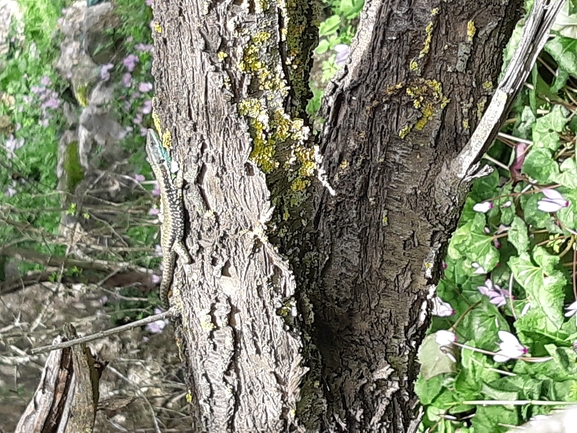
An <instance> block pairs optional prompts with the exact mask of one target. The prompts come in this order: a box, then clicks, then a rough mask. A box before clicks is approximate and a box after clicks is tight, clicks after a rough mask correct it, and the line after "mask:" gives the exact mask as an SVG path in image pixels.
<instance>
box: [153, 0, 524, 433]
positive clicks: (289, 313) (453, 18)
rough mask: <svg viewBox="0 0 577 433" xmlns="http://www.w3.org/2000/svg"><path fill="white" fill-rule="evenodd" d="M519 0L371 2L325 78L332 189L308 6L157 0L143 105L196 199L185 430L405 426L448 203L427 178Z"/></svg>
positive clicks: (480, 90)
mask: <svg viewBox="0 0 577 433" xmlns="http://www.w3.org/2000/svg"><path fill="white" fill-rule="evenodd" d="M520 6H521V2H520V1H511V2H509V3H507V4H503V3H502V2H497V1H485V2H481V3H476V4H474V5H473V4H471V3H470V2H465V1H463V0H459V1H453V2H441V1H438V2H432V3H431V2H424V1H417V2H412V3H408V2H405V1H398V0H393V1H387V2H380V1H367V2H366V4H365V9H364V12H363V15H362V19H361V23H360V26H359V34H358V36H357V38H356V42H355V44H354V46H353V49H352V52H351V59H350V61H349V64H348V65H347V66H346V67H345V68H343V70H342V71H341V73H340V74H339V77H337V79H336V80H335V81H334V84H333V85H332V86H331V87H330V88H329V89H327V92H326V99H325V115H324V117H325V118H326V119H327V120H326V124H325V129H324V132H323V135H322V137H321V139H320V148H321V151H322V152H321V153H322V155H323V158H324V165H323V167H324V168H325V169H326V174H327V177H326V180H327V181H328V184H330V186H331V187H332V188H333V189H334V190H335V192H336V195H335V196H332V195H330V194H329V193H328V192H327V191H328V190H327V188H326V185H325V186H320V185H319V184H318V183H317V182H315V181H314V178H313V176H314V174H315V173H314V168H315V159H316V158H315V150H314V148H313V146H312V142H311V134H310V131H309V128H308V121H307V119H306V118H304V117H299V116H304V115H303V113H304V106H305V104H306V102H307V99H308V98H309V96H310V93H309V91H308V87H307V82H308V72H309V70H310V51H311V50H312V49H313V48H314V46H315V45H316V32H317V30H316V28H315V26H314V20H315V16H316V14H315V11H314V10H313V9H312V8H311V6H310V5H309V2H308V1H298V2H297V1H289V2H286V4H285V2H280V1H279V2H275V1H268V2H263V1H261V2H212V3H208V2H202V1H184V0H181V1H172V2H160V1H157V2H155V5H154V17H155V21H156V26H155V33H154V38H155V63H154V74H155V77H156V99H155V104H154V105H155V116H157V119H159V122H158V123H159V127H160V128H161V131H160V132H161V133H162V134H163V136H165V137H168V138H167V142H172V147H173V155H174V158H175V159H176V160H177V161H178V162H179V163H180V165H181V168H182V169H184V170H185V172H184V176H185V179H186V181H187V182H188V183H189V184H190V185H191V186H194V185H192V184H197V185H198V187H199V189H200V191H201V195H202V199H203V200H204V201H205V204H206V207H207V208H208V211H207V212H199V211H198V210H197V209H196V208H195V206H194V205H193V204H192V200H191V199H190V197H187V195H190V194H191V191H190V190H192V189H193V188H189V191H188V194H187V192H185V207H186V209H187V212H188V213H187V215H188V220H189V221H187V227H186V244H187V247H188V249H189V250H190V252H191V255H192V256H193V263H192V264H190V265H185V266H183V265H182V264H180V263H179V264H178V270H177V273H178V274H179V276H180V277H181V279H182V280H183V281H185V283H184V284H183V285H182V286H181V287H178V286H177V287H174V295H173V298H172V302H173V304H175V305H176V307H177V308H179V309H180V310H181V312H182V315H181V322H180V323H179V339H178V342H179V344H180V347H181V348H182V353H183V357H184V359H185V360H186V363H187V368H188V373H189V376H188V382H189V386H190V399H191V403H192V404H191V408H192V418H193V429H194V431H237V432H245V431H286V430H290V429H299V430H302V431H305V430H306V431H362V430H364V431H391V432H393V431H394V432H401V431H408V429H409V428H410V425H411V420H413V424H412V425H413V426H415V425H416V423H417V420H416V419H414V418H415V414H414V413H413V411H414V408H415V406H416V404H417V400H416V397H415V396H414V393H413V391H412V383H413V381H414V379H415V378H416V375H417V372H418V366H417V363H416V361H415V355H416V348H417V347H418V344H419V343H420V340H421V338H422V336H423V334H424V332H425V329H426V320H423V317H422V313H423V312H425V311H426V304H425V298H426V295H427V293H428V292H427V290H428V289H427V286H429V285H432V284H435V283H436V282H437V280H438V276H439V264H440V260H441V254H442V250H443V248H444V247H445V245H446V243H447V239H448V237H449V235H450V233H451V232H452V230H453V229H454V227H455V225H456V221H457V216H458V213H459V210H460V209H458V206H457V204H456V203H455V204H454V206H451V205H449V206H448V207H447V205H446V204H443V205H442V206H441V205H439V204H438V203H437V202H436V201H435V200H434V199H433V197H434V196H435V185H434V179H435V177H436V176H437V175H438V174H439V172H440V171H441V169H442V167H443V163H446V162H448V161H449V162H450V161H451V160H452V159H453V158H454V157H455V156H456V155H457V154H458V152H459V150H460V149H462V148H463V146H464V145H465V143H466V142H467V140H468V139H469V138H470V136H471V133H472V131H473V130H474V128H475V126H476V125H477V123H478V122H479V119H480V117H481V115H482V113H483V109H484V107H485V105H484V104H485V103H488V101H489V99H490V96H491V93H492V86H496V82H497V76H498V73H499V71H500V67H501V61H502V56H501V53H502V50H503V48H504V46H505V44H506V42H507V41H508V39H509V36H510V34H511V31H512V28H513V26H514V24H515V22H516V21H517V19H518V17H519V10H520ZM473 8H474V10H473ZM478 11H482V13H480V12H478ZM272 206H274V212H273V210H272ZM425 275H429V276H430V278H426V277H425ZM296 311H298V314H295V312H296ZM307 370H308V371H309V372H308V374H307ZM297 404H298V406H297Z"/></svg>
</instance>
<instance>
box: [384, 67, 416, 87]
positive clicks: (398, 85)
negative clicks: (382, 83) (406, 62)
mask: <svg viewBox="0 0 577 433" xmlns="http://www.w3.org/2000/svg"><path fill="white" fill-rule="evenodd" d="M411 63H412V62H411ZM415 63H416V62H415ZM417 66H418V65H417ZM403 86H404V84H403V83H397V84H395V85H394V86H387V90H385V93H386V94H387V95H392V94H393V93H395V92H396V91H397V90H399V89H402V88H403Z"/></svg>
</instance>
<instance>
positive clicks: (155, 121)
mask: <svg viewBox="0 0 577 433" xmlns="http://www.w3.org/2000/svg"><path fill="white" fill-rule="evenodd" d="M153 105H154V100H153ZM152 124H153V125H154V129H156V132H158V135H160V136H162V128H161V127H160V116H159V115H158V114H157V113H156V112H155V111H153V112H152Z"/></svg>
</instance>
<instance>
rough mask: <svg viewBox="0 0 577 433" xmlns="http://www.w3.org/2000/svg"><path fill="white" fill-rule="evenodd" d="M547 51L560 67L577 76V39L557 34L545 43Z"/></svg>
mask: <svg viewBox="0 0 577 433" xmlns="http://www.w3.org/2000/svg"><path fill="white" fill-rule="evenodd" d="M545 51H547V52H548V53H549V54H551V57H553V59H555V61H556V62H557V64H558V65H559V68H561V69H564V70H565V71H567V72H568V73H570V74H571V75H573V76H574V77H577V58H576V53H577V40H575V39H572V38H565V37H563V36H556V37H555V38H553V39H552V40H550V41H549V42H547V43H546V44H545Z"/></svg>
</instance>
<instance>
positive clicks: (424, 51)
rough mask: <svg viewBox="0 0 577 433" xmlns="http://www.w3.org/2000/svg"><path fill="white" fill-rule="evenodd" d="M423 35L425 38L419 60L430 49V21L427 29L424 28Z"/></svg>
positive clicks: (431, 29)
mask: <svg viewBox="0 0 577 433" xmlns="http://www.w3.org/2000/svg"><path fill="white" fill-rule="evenodd" d="M425 33H426V34H427V36H426V37H425V42H424V44H423V49H422V50H421V52H420V53H419V58H423V57H425V55H426V54H427V53H428V52H429V50H430V49H431V39H432V38H433V22H432V21H431V22H430V23H429V24H427V27H425Z"/></svg>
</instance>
